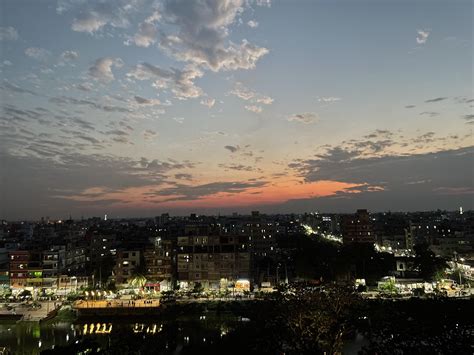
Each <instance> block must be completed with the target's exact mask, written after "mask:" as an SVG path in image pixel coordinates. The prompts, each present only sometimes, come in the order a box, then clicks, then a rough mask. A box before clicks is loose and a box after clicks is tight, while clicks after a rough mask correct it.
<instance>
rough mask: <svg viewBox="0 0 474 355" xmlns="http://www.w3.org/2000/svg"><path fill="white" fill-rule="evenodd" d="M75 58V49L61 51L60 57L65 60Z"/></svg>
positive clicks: (77, 54)
mask: <svg viewBox="0 0 474 355" xmlns="http://www.w3.org/2000/svg"><path fill="white" fill-rule="evenodd" d="M77 58H79V53H77V52H76V51H64V52H62V53H61V59H62V60H63V61H66V62H68V61H73V60H76V59H77Z"/></svg>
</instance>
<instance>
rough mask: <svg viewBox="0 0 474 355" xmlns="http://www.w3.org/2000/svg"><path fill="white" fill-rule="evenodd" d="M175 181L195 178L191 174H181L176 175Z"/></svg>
mask: <svg viewBox="0 0 474 355" xmlns="http://www.w3.org/2000/svg"><path fill="white" fill-rule="evenodd" d="M174 177H175V179H177V180H192V179H193V176H192V175H191V174H186V173H180V174H175V175H174Z"/></svg>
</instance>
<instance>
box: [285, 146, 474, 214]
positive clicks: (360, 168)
mask: <svg viewBox="0 0 474 355" xmlns="http://www.w3.org/2000/svg"><path fill="white" fill-rule="evenodd" d="M473 156H474V147H467V148H459V149H453V150H444V151H438V152H431V153H422V154H412V155H385V156H379V157H361V156H360V153H359V152H357V151H351V150H347V149H345V148H343V147H338V146H336V147H331V148H329V149H328V150H327V151H326V153H324V154H318V155H316V156H315V157H314V158H313V159H305V160H300V161H296V162H294V164H291V165H290V166H289V167H290V168H291V169H295V170H296V171H298V172H299V173H300V174H301V176H302V177H303V178H304V179H305V180H306V181H308V182H315V181H326V180H332V181H340V182H346V183H356V184H364V185H365V186H367V187H371V188H372V191H377V192H375V193H374V192H363V193H362V194H357V195H347V194H344V193H342V194H339V196H338V197H339V198H340V197H344V198H346V199H345V200H344V204H343V205H341V203H340V202H339V203H337V200H335V198H336V197H334V198H333V199H322V200H320V202H319V203H320V204H321V205H322V206H326V208H327V209H329V208H336V206H338V207H337V208H339V209H343V210H347V209H348V208H355V207H356V206H359V208H360V206H365V207H369V208H372V209H379V210H386V209H387V201H390V208H391V209H392V210H393V209H400V210H407V209H409V210H417V209H426V210H430V209H432V208H433V207H432V206H433V205H437V206H439V205H440V204H442V205H443V206H449V208H453V207H455V206H460V205H464V206H466V205H467V206H472V198H471V197H469V196H467V195H462V191H464V192H465V191H468V190H469V191H472V188H473V182H472V171H471V170H472V168H471V166H472V164H471V162H472V159H473ZM440 167H443V168H442V169H440ZM453 171H456V174H453V173H452V172H453ZM414 181H415V182H419V183H417V184H413V183H411V184H410V183H407V182H414ZM380 188H381V189H382V190H381V189H380ZM440 188H442V189H440ZM448 189H449V190H448ZM446 192H453V195H456V196H452V197H449V198H448V196H444V195H445V194H446ZM441 195H443V196H444V197H442V196H441ZM330 201H332V202H330ZM351 201H352V202H351ZM312 202H313V204H314V205H319V203H317V204H315V201H312ZM314 205H313V208H314ZM342 206H344V207H342ZM407 206H409V207H407ZM286 208H290V207H289V206H286ZM299 208H302V206H301V205H300V206H299Z"/></svg>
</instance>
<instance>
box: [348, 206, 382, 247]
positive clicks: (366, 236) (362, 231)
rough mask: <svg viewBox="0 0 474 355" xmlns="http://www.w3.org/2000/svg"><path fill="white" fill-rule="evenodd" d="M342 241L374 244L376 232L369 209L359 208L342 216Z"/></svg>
mask: <svg viewBox="0 0 474 355" xmlns="http://www.w3.org/2000/svg"><path fill="white" fill-rule="evenodd" d="M341 227H342V241H343V243H344V244H373V243H375V234H374V232H373V227H372V221H371V219H370V215H369V213H368V212H367V210H357V212H356V213H355V214H353V215H345V216H343V218H342V225H341Z"/></svg>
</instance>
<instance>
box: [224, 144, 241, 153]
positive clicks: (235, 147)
mask: <svg viewBox="0 0 474 355" xmlns="http://www.w3.org/2000/svg"><path fill="white" fill-rule="evenodd" d="M224 148H225V149H227V150H228V151H229V152H231V153H235V152H237V151H238V150H240V147H239V146H238V145H237V146H233V145H226V146H225V147H224Z"/></svg>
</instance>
